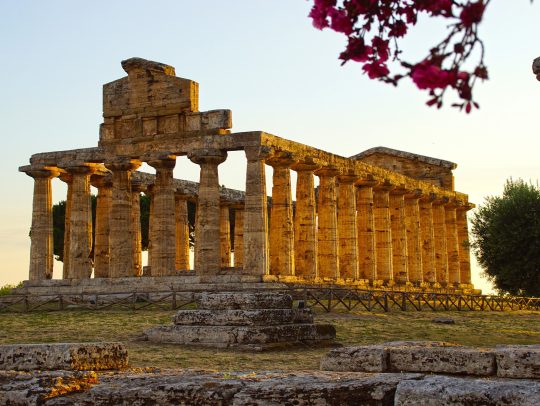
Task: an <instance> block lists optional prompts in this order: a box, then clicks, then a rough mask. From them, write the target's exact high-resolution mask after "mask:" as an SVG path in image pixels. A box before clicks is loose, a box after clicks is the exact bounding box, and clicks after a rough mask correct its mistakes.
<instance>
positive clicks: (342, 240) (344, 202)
mask: <svg viewBox="0 0 540 406" xmlns="http://www.w3.org/2000/svg"><path fill="white" fill-rule="evenodd" d="M357 179H358V176H356V175H349V174H343V175H340V176H338V177H337V180H338V197H337V221H338V238H339V244H338V245H339V248H338V251H339V277H340V278H343V279H358V234H357V228H356V196H355V186H354V182H355V181H356V180H357Z"/></svg>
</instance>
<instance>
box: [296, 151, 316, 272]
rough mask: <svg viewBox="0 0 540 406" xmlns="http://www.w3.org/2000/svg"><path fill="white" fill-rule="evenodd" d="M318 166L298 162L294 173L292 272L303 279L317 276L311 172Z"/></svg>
mask: <svg viewBox="0 0 540 406" xmlns="http://www.w3.org/2000/svg"><path fill="white" fill-rule="evenodd" d="M318 168H320V165H318V164H316V163H314V162H313V161H305V162H298V163H296V164H294V165H293V169H294V170H295V171H296V214H295V216H294V267H295V269H294V271H295V275H296V276H298V277H301V278H305V279H315V277H316V276H317V222H316V219H317V217H316V202H315V185H314V175H313V171H314V170H316V169H318Z"/></svg>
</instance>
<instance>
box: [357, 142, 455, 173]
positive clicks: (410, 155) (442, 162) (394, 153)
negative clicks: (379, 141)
mask: <svg viewBox="0 0 540 406" xmlns="http://www.w3.org/2000/svg"><path fill="white" fill-rule="evenodd" d="M376 153H380V154H387V155H391V156H395V157H400V158H405V159H411V160H417V161H420V162H425V163H427V164H430V165H435V166H441V167H443V168H448V169H456V168H457V164H456V163H454V162H451V161H445V160H444V159H439V158H433V157H429V156H425V155H419V154H413V153H412V152H407V151H401V150H399V149H393V148H388V147H383V146H379V147H374V148H370V149H368V150H365V151H363V152H360V153H359V154H356V155H353V156H351V157H350V158H351V159H362V158H366V157H368V156H371V155H373V154H376Z"/></svg>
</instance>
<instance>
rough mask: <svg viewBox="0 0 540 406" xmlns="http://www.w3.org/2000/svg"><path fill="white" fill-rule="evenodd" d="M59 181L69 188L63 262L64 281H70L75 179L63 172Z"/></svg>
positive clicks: (65, 213) (65, 210) (65, 217)
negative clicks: (70, 226) (70, 225)
mask: <svg viewBox="0 0 540 406" xmlns="http://www.w3.org/2000/svg"><path fill="white" fill-rule="evenodd" d="M59 179H60V180H61V181H62V182H64V183H65V184H66V186H67V194H66V206H65V208H64V250H63V261H62V279H69V278H70V276H69V237H70V232H69V219H70V217H71V200H72V197H73V188H72V183H71V182H72V180H73V177H72V176H71V175H70V174H69V173H67V172H62V173H61V174H60V176H59Z"/></svg>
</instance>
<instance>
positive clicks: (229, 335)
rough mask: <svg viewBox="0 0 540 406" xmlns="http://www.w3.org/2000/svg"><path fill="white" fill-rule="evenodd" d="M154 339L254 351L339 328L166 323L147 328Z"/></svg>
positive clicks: (324, 336)
mask: <svg viewBox="0 0 540 406" xmlns="http://www.w3.org/2000/svg"><path fill="white" fill-rule="evenodd" d="M144 336H145V339H147V340H148V341H152V342H160V343H172V344H185V345H199V346H209V347H217V348H245V349H251V350H254V351H258V350H262V349H265V348H268V347H272V346H274V345H275V344H283V343H287V344H289V343H291V344H295V343H298V342H305V341H307V342H309V341H322V340H333V339H334V338H335V336H336V330H335V328H334V327H333V326H332V325H329V324H308V323H303V324H281V325H272V326H186V325H176V324H173V325H167V326H158V327H153V328H151V329H148V330H146V331H145V332H144Z"/></svg>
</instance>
